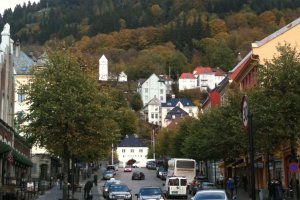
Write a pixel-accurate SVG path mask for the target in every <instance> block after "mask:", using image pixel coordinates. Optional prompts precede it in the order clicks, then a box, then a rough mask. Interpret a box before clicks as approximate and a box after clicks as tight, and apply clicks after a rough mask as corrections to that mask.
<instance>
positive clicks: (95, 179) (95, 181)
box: [94, 171, 98, 186]
mask: <svg viewBox="0 0 300 200" xmlns="http://www.w3.org/2000/svg"><path fill="white" fill-rule="evenodd" d="M97 183H98V175H97V171H95V174H94V184H95V186H97Z"/></svg>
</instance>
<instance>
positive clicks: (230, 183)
mask: <svg viewBox="0 0 300 200" xmlns="http://www.w3.org/2000/svg"><path fill="white" fill-rule="evenodd" d="M227 189H228V190H229V192H230V199H232V198H233V190H234V180H233V179H232V178H229V179H228V181H227Z"/></svg>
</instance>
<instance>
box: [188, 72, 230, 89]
mask: <svg viewBox="0 0 300 200" xmlns="http://www.w3.org/2000/svg"><path fill="white" fill-rule="evenodd" d="M193 74H194V75H195V77H196V78H197V87H199V88H200V89H201V90H208V89H210V90H212V89H214V88H215V87H216V85H217V84H219V83H220V82H221V81H222V80H223V79H224V78H225V76H226V73H225V72H223V71H222V70H221V69H218V68H217V69H214V68H211V67H196V68H195V69H194V71H193Z"/></svg>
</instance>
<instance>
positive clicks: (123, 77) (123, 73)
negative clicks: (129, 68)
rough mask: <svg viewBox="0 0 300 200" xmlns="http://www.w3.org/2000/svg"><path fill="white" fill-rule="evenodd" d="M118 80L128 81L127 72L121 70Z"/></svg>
mask: <svg viewBox="0 0 300 200" xmlns="http://www.w3.org/2000/svg"><path fill="white" fill-rule="evenodd" d="M118 82H127V75H126V74H125V72H121V73H120V74H119V76H118Z"/></svg>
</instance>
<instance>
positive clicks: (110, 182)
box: [104, 181, 116, 187]
mask: <svg viewBox="0 0 300 200" xmlns="http://www.w3.org/2000/svg"><path fill="white" fill-rule="evenodd" d="M113 183H116V182H112V181H108V182H106V183H105V184H104V187H109V186H110V185H111V184H113Z"/></svg>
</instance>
